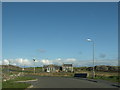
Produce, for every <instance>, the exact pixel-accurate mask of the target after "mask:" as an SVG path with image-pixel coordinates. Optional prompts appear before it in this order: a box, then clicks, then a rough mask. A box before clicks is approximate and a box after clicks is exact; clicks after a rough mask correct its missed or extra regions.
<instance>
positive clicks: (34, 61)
mask: <svg viewBox="0 0 120 90" xmlns="http://www.w3.org/2000/svg"><path fill="white" fill-rule="evenodd" d="M33 61H34V74H35V59H33Z"/></svg>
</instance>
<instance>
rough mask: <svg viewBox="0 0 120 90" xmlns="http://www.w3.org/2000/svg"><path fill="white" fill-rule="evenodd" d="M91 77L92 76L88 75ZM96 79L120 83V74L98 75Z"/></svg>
mask: <svg viewBox="0 0 120 90" xmlns="http://www.w3.org/2000/svg"><path fill="white" fill-rule="evenodd" d="M88 78H91V77H88ZM94 79H102V80H107V81H111V82H119V83H120V76H108V77H105V76H96V77H95V78H94Z"/></svg>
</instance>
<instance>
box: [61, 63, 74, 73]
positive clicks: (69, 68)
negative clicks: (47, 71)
mask: <svg viewBox="0 0 120 90" xmlns="http://www.w3.org/2000/svg"><path fill="white" fill-rule="evenodd" d="M62 71H63V72H73V66H72V64H63V65H62Z"/></svg>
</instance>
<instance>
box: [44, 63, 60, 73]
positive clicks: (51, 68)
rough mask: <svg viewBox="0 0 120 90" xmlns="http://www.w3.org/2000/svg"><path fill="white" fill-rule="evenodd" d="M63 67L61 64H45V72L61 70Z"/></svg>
mask: <svg viewBox="0 0 120 90" xmlns="http://www.w3.org/2000/svg"><path fill="white" fill-rule="evenodd" d="M61 69H62V68H61V67H60V66H57V65H53V64H50V65H44V66H43V71H44V72H60V71H61Z"/></svg>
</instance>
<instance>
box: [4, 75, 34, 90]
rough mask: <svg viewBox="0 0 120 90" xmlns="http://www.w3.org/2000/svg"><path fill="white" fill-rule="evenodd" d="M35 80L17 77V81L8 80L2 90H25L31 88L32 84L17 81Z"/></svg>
mask: <svg viewBox="0 0 120 90" xmlns="http://www.w3.org/2000/svg"><path fill="white" fill-rule="evenodd" d="M34 79H35V78H32V77H26V76H22V77H16V78H15V79H12V80H8V81H6V82H3V83H2V88H3V89H2V90H4V89H6V88H19V89H20V90H24V89H25V88H27V87H29V86H30V85H31V84H29V83H23V82H22V83H21V82H20V83H18V82H15V81H25V80H34Z"/></svg>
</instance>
